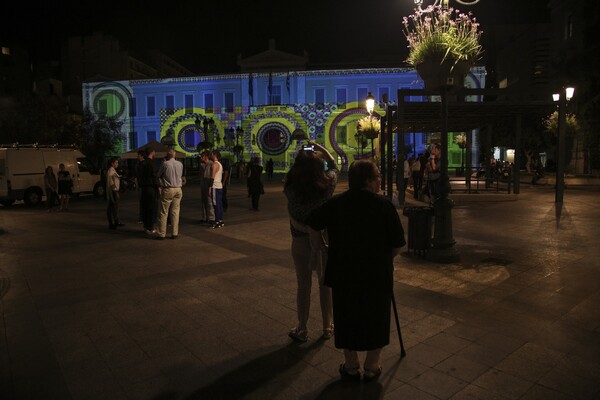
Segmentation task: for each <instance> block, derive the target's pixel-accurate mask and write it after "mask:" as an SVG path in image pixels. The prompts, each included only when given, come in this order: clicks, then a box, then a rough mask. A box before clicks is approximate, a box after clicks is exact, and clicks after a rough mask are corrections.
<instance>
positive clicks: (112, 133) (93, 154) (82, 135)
mask: <svg viewBox="0 0 600 400" xmlns="http://www.w3.org/2000/svg"><path fill="white" fill-rule="evenodd" d="M122 125H123V122H122V121H119V120H118V119H116V118H114V117H109V116H106V115H99V116H96V115H95V114H93V113H92V112H90V110H85V111H84V113H83V118H82V120H81V126H80V129H77V131H76V135H77V136H76V144H77V145H78V147H79V148H80V149H81V151H82V152H83V153H84V154H85V155H87V156H88V157H90V158H91V159H93V160H95V161H97V162H99V161H100V160H102V158H103V157H104V156H107V155H111V154H115V153H116V154H120V153H121V150H122V149H121V146H122V142H123V139H124V135H123V133H121V126H122Z"/></svg>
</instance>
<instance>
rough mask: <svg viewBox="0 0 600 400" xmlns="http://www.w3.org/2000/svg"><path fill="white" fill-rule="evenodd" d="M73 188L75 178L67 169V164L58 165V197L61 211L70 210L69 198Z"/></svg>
mask: <svg viewBox="0 0 600 400" xmlns="http://www.w3.org/2000/svg"><path fill="white" fill-rule="evenodd" d="M72 188H73V179H72V178H71V174H70V173H69V171H67V170H66V169H65V164H60V165H59V166H58V198H59V199H60V209H59V211H68V210H69V198H70V197H71V193H72Z"/></svg>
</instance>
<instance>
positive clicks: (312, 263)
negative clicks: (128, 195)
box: [46, 143, 405, 381]
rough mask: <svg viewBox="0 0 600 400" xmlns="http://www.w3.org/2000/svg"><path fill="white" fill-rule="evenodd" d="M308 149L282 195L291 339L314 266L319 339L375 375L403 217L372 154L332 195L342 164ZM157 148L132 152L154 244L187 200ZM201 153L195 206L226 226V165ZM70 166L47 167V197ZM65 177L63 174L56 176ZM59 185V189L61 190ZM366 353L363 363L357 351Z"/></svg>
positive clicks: (251, 186)
mask: <svg viewBox="0 0 600 400" xmlns="http://www.w3.org/2000/svg"><path fill="white" fill-rule="evenodd" d="M310 144H311V145H312V146H313V149H314V150H312V151H311V150H300V151H299V153H298V154H297V157H296V158H295V161H294V164H293V165H292V167H291V168H290V170H289V172H288V173H287V175H286V177H285V183H284V188H283V191H284V194H285V196H286V198H287V210H288V213H289V220H290V231H291V236H292V247H291V254H292V259H293V263H294V267H295V274H296V281H297V293H296V303H297V322H296V324H295V326H294V327H293V328H292V329H291V330H290V331H289V333H288V335H289V336H290V337H291V338H292V339H293V340H295V341H299V342H306V341H307V340H308V339H309V327H308V322H309V312H310V303H311V287H312V278H313V271H316V274H317V277H318V288H319V297H320V308H321V317H322V333H321V335H320V338H321V339H323V340H326V339H330V338H332V337H334V340H335V347H336V348H339V349H343V355H344V362H343V363H341V365H340V367H339V373H340V375H341V377H342V378H344V379H350V380H360V379H363V380H364V381H371V380H375V379H377V378H378V377H379V375H380V374H381V371H382V366H381V351H382V349H383V347H384V346H386V345H387V344H389V332H390V310H391V308H390V307H391V301H392V298H393V297H392V290H393V271H394V266H393V259H394V257H395V256H396V255H398V254H399V252H400V248H401V247H402V246H404V245H405V240H404V232H403V228H402V224H401V223H400V218H399V216H398V213H397V211H396V209H395V207H394V206H393V205H392V203H391V202H390V201H389V200H387V199H386V198H385V197H383V196H379V195H378V192H379V189H380V186H381V175H380V172H379V168H378V167H377V165H376V164H375V163H374V162H373V161H372V160H366V159H364V160H358V161H355V162H354V163H352V165H351V166H350V168H349V171H348V182H349V190H347V191H346V192H344V193H342V194H339V195H335V196H334V191H335V189H336V185H337V179H338V174H339V170H338V167H337V165H336V163H335V160H334V158H333V156H332V155H331V153H329V151H327V149H326V148H325V147H323V146H322V145H319V144H317V143H310ZM154 158H155V151H154V150H153V149H151V148H147V149H146V150H145V151H141V152H140V153H138V159H139V163H138V167H137V180H138V188H139V190H140V199H139V200H140V201H139V206H140V218H141V220H142V222H143V224H144V229H145V232H146V233H147V234H148V235H151V236H152V237H153V238H155V239H157V240H163V239H165V238H166V237H167V225H168V223H167V221H169V222H170V225H171V226H172V233H171V236H170V238H172V239H176V238H177V236H178V233H179V211H180V203H181V199H182V197H183V192H182V187H183V185H184V181H185V178H184V167H183V164H182V163H181V162H180V161H178V160H176V159H175V152H174V150H169V152H168V153H167V155H166V157H165V158H164V160H163V162H162V164H161V165H160V167H159V168H158V169H157V170H155V162H154ZM200 158H201V164H202V166H201V176H202V182H201V200H202V201H201V203H202V218H203V222H206V223H208V224H209V227H212V228H219V227H222V226H224V223H223V213H224V209H226V208H227V200H226V188H227V184H228V182H229V178H230V176H229V175H230V172H231V171H230V167H229V165H227V166H225V167H224V165H223V162H222V159H221V155H220V153H219V152H218V151H217V150H214V151H210V152H209V151H206V152H203V153H202V154H201V156H200ZM118 166H119V159H118V158H116V157H114V158H111V159H110V160H109V165H108V171H107V174H106V177H107V179H106V190H107V219H108V223H109V228H110V229H116V228H117V227H119V226H122V225H123V224H122V223H121V222H120V221H119V218H118V214H119V213H118V209H119V199H120V176H119V174H118V172H117V169H118ZM262 173H263V167H262V166H261V165H260V159H259V158H258V157H253V158H252V159H251V161H250V163H249V165H248V166H247V168H246V177H247V186H248V195H249V197H251V199H252V209H254V210H258V203H259V198H260V195H261V194H263V193H264V187H263V185H262V181H261V176H262ZM67 176H68V172H66V174H65V172H64V165H62V164H61V166H60V171H59V178H58V179H56V178H55V177H54V174H53V172H52V168H51V167H48V169H46V181H47V190H48V193H49V194H51V192H52V191H53V190H54V191H55V190H58V192H59V194H62V193H63V192H64V191H65V190H67V186H66V185H67V184H62V186H61V183H60V182H64V181H65V178H66V177H67ZM61 177H62V178H61ZM61 187H62V189H61ZM361 351H366V357H365V359H364V362H363V364H362V365H361V362H360V360H359V356H358V352H361Z"/></svg>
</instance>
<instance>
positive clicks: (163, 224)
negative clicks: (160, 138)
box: [156, 149, 183, 240]
mask: <svg viewBox="0 0 600 400" xmlns="http://www.w3.org/2000/svg"><path fill="white" fill-rule="evenodd" d="M156 176H157V178H158V182H159V185H160V186H159V193H160V213H159V217H158V234H157V236H156V239H159V240H163V239H165V237H166V236H167V216H169V217H170V220H171V225H172V226H173V232H172V234H171V239H177V236H178V235H179V210H180V206H181V199H182V197H183V191H182V190H181V188H182V186H183V164H182V163H181V162H180V161H177V160H176V159H175V150H173V149H169V151H168V152H167V156H166V159H165V161H164V162H163V163H162V165H161V167H160V169H159V170H158V173H157V175H156Z"/></svg>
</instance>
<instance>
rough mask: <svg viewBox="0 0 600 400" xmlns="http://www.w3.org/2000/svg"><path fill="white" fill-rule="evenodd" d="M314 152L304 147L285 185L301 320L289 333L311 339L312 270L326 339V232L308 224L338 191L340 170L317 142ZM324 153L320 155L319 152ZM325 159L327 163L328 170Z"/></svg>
mask: <svg viewBox="0 0 600 400" xmlns="http://www.w3.org/2000/svg"><path fill="white" fill-rule="evenodd" d="M309 145H313V146H314V151H305V150H300V152H298V155H297V156H296V159H295V161H294V165H292V168H291V169H290V170H289V171H288V173H287V175H286V179H285V184H284V189H283V191H284V193H285V196H286V197H287V201H288V205H287V208H288V214H289V216H290V230H291V234H292V258H293V260H294V267H295V270H296V281H297V286H298V287H297V292H296V307H297V318H298V322H297V324H296V326H295V327H294V328H292V330H290V332H289V333H288V336H289V337H291V338H292V339H293V340H295V341H299V342H306V341H307V340H308V318H309V312H310V293H311V287H312V273H313V271H317V275H318V276H319V298H320V305H321V317H322V321H323V334H322V336H321V337H322V338H323V339H329V338H331V336H332V335H333V332H334V331H333V329H334V328H333V311H332V308H331V289H330V288H329V287H327V286H325V285H323V279H322V278H323V274H322V271H323V253H322V249H323V246H324V243H325V236H324V232H320V231H315V230H312V229H311V228H310V227H309V226H308V225H306V220H307V218H308V216H309V215H310V213H312V212H313V211H314V210H315V209H316V208H317V207H319V206H320V205H322V204H323V203H324V202H325V201H326V200H327V199H329V198H330V197H331V196H332V195H333V192H334V190H335V187H336V184H337V177H338V173H339V170H338V168H337V165H336V163H335V161H334V159H333V156H332V155H331V153H329V151H327V149H326V148H325V147H323V146H321V145H319V144H317V143H309ZM319 153H320V154H319ZM323 161H325V162H327V171H325V167H324V163H323Z"/></svg>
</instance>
